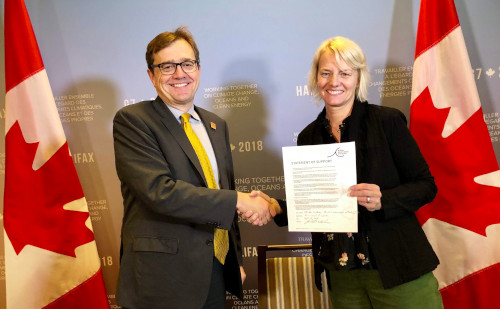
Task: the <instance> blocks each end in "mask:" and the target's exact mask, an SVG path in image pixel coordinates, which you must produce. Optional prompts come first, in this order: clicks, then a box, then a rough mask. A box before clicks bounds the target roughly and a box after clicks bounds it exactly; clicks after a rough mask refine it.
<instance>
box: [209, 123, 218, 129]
mask: <svg viewBox="0 0 500 309" xmlns="http://www.w3.org/2000/svg"><path fill="white" fill-rule="evenodd" d="M210 127H211V128H212V129H214V130H215V129H217V126H216V125H215V123H213V122H210Z"/></svg>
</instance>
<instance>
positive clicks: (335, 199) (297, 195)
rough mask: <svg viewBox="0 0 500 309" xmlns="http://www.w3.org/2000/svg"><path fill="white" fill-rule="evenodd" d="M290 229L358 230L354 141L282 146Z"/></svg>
mask: <svg viewBox="0 0 500 309" xmlns="http://www.w3.org/2000/svg"><path fill="white" fill-rule="evenodd" d="M283 167H284V172H285V190H286V202H287V209H288V230H289V231H290V232H353V233H355V232H357V231H358V206H357V200H356V198H355V197H350V196H348V195H347V193H348V189H349V187H350V186H352V185H355V184H356V149H355V145H354V142H348V143H334V144H325V145H313V146H296V147H283Z"/></svg>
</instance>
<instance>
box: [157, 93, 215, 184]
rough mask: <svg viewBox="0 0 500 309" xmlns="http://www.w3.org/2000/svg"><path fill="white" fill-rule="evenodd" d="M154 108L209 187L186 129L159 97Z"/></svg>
mask: <svg viewBox="0 0 500 309" xmlns="http://www.w3.org/2000/svg"><path fill="white" fill-rule="evenodd" d="M153 107H154V109H155V110H156V111H157V112H158V114H159V115H160V116H161V122H162V123H163V124H164V125H165V127H166V128H167V129H168V131H169V132H170V134H172V136H173V137H174V138H175V140H176V141H177V143H178V144H179V146H180V147H181V148H182V150H183V151H184V153H185V154H186V156H187V157H188V158H189V160H190V161H191V163H193V166H194V167H195V168H196V170H197V171H198V174H200V176H201V178H202V179H203V181H204V182H205V186H206V187H208V184H207V181H206V179H205V174H204V173H203V169H202V168H201V164H200V160H199V159H198V156H197V155H196V152H195V151H194V149H193V146H192V145H191V142H190V141H189V139H188V137H187V136H186V133H185V132H184V129H183V128H182V127H181V125H180V124H179V121H178V120H177V119H176V118H175V116H174V115H173V114H172V112H171V111H170V110H169V109H168V107H167V106H166V105H165V103H163V101H162V100H161V99H160V98H159V97H157V98H156V100H154V101H153Z"/></svg>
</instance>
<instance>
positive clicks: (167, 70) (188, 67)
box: [149, 60, 200, 75]
mask: <svg viewBox="0 0 500 309" xmlns="http://www.w3.org/2000/svg"><path fill="white" fill-rule="evenodd" d="M199 63H200V62H199V61H198V60H186V61H183V62H178V63H175V62H163V63H160V64H153V65H151V66H150V67H149V69H150V70H154V68H158V69H160V73H161V74H163V75H173V74H174V73H175V71H176V70H177V66H178V65H179V66H180V67H181V68H182V70H183V71H184V73H193V72H195V71H196V70H197V69H198V64H199Z"/></svg>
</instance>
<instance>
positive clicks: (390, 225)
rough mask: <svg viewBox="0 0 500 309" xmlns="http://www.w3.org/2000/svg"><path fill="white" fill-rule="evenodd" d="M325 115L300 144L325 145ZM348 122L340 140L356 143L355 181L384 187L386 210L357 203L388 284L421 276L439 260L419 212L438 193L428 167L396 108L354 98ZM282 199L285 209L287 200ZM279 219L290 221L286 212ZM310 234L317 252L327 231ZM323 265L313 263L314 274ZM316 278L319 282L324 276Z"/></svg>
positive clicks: (305, 132) (280, 222)
mask: <svg viewBox="0 0 500 309" xmlns="http://www.w3.org/2000/svg"><path fill="white" fill-rule="evenodd" d="M324 119H325V110H323V111H322V112H321V113H320V114H319V116H318V118H317V119H316V120H315V121H313V122H312V123H310V124H309V125H308V126H307V127H306V128H304V130H302V132H300V134H299V136H298V139H297V145H299V146H301V145H318V144H324V143H325V140H328V137H327V136H325V134H329V133H328V131H327V130H326V129H325V125H324ZM348 126H349V130H348V133H347V136H344V135H342V141H343V142H350V141H355V142H356V170H357V182H358V183H373V184H377V185H378V186H379V187H380V190H381V192H382V209H381V210H378V211H374V212H369V211H367V210H366V208H364V207H359V210H360V214H359V217H358V219H359V221H363V223H364V226H365V227H366V228H367V232H368V236H369V237H370V245H371V247H372V249H373V254H374V256H375V261H376V264H377V267H378V270H379V273H380V277H381V279H382V283H383V285H384V288H391V287H394V286H396V285H400V284H402V283H405V282H409V281H411V280H414V279H417V278H418V277H420V276H422V275H424V274H426V273H428V272H430V271H432V270H434V269H435V268H436V267H437V265H438V264H439V260H438V258H437V256H436V254H435V253H434V251H433V250H432V247H431V245H430V243H429V241H428V240H427V237H426V236H425V234H424V231H423V230H422V227H421V226H420V224H419V222H418V220H417V217H416V216H415V211H417V210H418V209H419V208H420V207H422V206H424V205H425V204H427V203H430V202H431V201H432V200H433V199H434V197H435V195H436V193H437V188H436V185H435V183H434V178H433V177H432V175H431V173H430V171H429V166H428V165H427V163H426V162H425V159H424V158H423V156H422V154H421V153H420V150H419V148H418V145H417V143H416V142H415V140H414V139H413V137H412V136H411V134H410V131H409V130H408V128H407V125H406V118H405V116H404V114H403V113H401V112H400V111H399V110H397V109H394V108H389V107H383V106H377V105H371V104H368V103H366V102H365V103H361V102H359V101H355V102H354V106H353V109H352V112H351V116H350V120H349V125H348ZM280 204H281V205H282V207H284V208H285V210H286V204H285V203H283V202H281V203H280ZM275 221H276V223H277V224H278V225H285V224H287V220H286V212H285V213H284V214H283V215H280V216H276V217H275ZM312 234H313V235H312V246H313V255H314V256H315V257H317V256H318V253H319V251H320V247H321V243H322V237H323V235H324V234H323V233H312ZM315 262H317V259H315ZM323 270H324V267H323V266H322V265H320V263H315V273H316V274H321V272H323ZM316 279H319V276H316ZM316 283H317V285H318V284H319V285H321V281H318V280H316Z"/></svg>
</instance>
